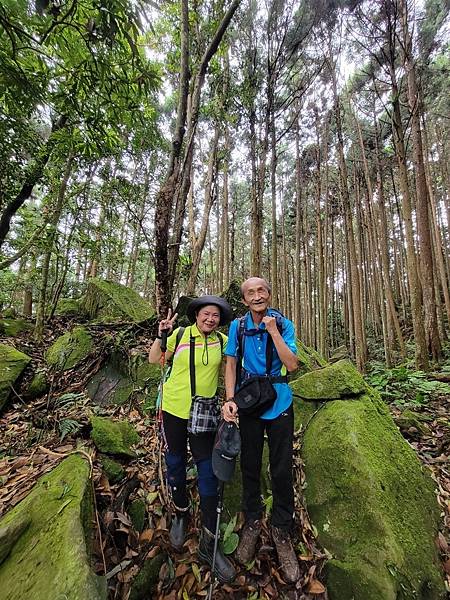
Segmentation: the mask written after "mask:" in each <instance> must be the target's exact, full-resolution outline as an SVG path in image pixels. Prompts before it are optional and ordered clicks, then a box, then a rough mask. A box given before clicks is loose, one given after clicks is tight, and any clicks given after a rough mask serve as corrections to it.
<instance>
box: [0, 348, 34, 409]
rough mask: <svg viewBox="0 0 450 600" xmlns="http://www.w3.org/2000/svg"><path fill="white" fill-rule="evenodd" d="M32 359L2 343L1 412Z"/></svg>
mask: <svg viewBox="0 0 450 600" xmlns="http://www.w3.org/2000/svg"><path fill="white" fill-rule="evenodd" d="M30 361H31V358H30V357H29V356H27V355H26V354H24V353H23V352H19V351H18V350H16V349H15V348H13V347H12V346H7V345H6V344H0V412H1V411H2V409H3V408H4V406H5V404H6V402H7V401H8V399H9V397H10V395H11V393H12V387H14V385H15V383H16V382H17V381H18V380H19V379H20V376H21V375H22V373H23V371H24V369H25V367H26V366H27V365H28V363H29V362H30Z"/></svg>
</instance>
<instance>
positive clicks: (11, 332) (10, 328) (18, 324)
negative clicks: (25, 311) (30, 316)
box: [0, 318, 33, 337]
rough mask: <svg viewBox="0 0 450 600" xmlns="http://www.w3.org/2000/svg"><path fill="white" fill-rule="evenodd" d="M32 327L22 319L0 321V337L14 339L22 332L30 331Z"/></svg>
mask: <svg viewBox="0 0 450 600" xmlns="http://www.w3.org/2000/svg"><path fill="white" fill-rule="evenodd" d="M32 329H33V326H32V325H31V323H28V321H25V320H24V319H6V318H5V319H0V335H5V336H7V337H15V336H16V335H18V334H19V333H22V332H23V331H31V330H32Z"/></svg>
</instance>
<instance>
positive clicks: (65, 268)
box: [49, 215, 78, 320]
mask: <svg viewBox="0 0 450 600" xmlns="http://www.w3.org/2000/svg"><path fill="white" fill-rule="evenodd" d="M77 224H78V215H77V216H76V217H75V219H74V220H73V223H72V225H71V228H70V232H69V235H68V236H67V238H66V244H65V245H66V253H65V257H64V264H63V269H62V273H61V277H60V278H59V281H58V282H57V285H56V286H55V289H54V292H53V296H52V306H51V309H50V313H49V320H51V319H53V316H54V314H55V311H56V307H57V305H58V301H59V299H60V297H61V293H62V291H63V288H64V284H65V282H66V277H67V272H68V270H69V264H70V252H71V249H72V239H73V236H74V234H75V229H76V227H77Z"/></svg>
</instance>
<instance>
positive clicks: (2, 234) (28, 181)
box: [0, 116, 67, 248]
mask: <svg viewBox="0 0 450 600" xmlns="http://www.w3.org/2000/svg"><path fill="white" fill-rule="evenodd" d="M66 123H67V117H65V116H61V117H59V118H58V119H57V120H56V121H55V122H53V123H52V130H51V133H50V136H49V138H48V140H47V141H46V143H45V144H44V145H43V147H42V148H41V149H40V150H39V151H38V154H37V156H36V158H34V159H32V160H31V162H30V164H29V165H28V166H27V167H26V169H25V181H24V183H23V184H22V187H21V189H20V191H19V193H18V194H17V195H16V196H15V198H13V199H12V200H11V201H10V202H9V203H8V204H7V205H6V207H5V208H4V210H3V212H2V214H1V215H0V248H1V247H2V245H3V243H4V241H5V239H6V236H7V235H8V233H9V229H10V226H11V219H12V218H13V217H14V215H15V214H16V213H17V211H18V210H19V208H20V207H21V206H22V205H23V204H24V203H25V202H26V201H27V200H28V198H29V197H30V196H31V192H32V191H33V188H34V186H35V185H36V184H37V183H39V181H40V180H41V179H42V177H43V175H44V169H45V167H46V165H47V163H48V161H49V159H50V156H51V154H52V152H53V150H54V148H55V146H56V143H57V140H58V132H60V131H61V129H63V128H64V127H65V125H66Z"/></svg>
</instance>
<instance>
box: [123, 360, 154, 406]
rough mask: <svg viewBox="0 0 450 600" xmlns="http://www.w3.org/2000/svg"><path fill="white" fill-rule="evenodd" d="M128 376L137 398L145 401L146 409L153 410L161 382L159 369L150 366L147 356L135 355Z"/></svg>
mask: <svg viewBox="0 0 450 600" xmlns="http://www.w3.org/2000/svg"><path fill="white" fill-rule="evenodd" d="M130 375H131V378H132V381H133V383H134V390H135V392H136V394H137V396H138V397H139V398H140V399H142V400H145V406H146V408H147V409H149V408H154V407H155V406H156V399H157V396H158V389H159V382H160V381H161V367H160V366H159V365H154V364H150V363H149V362H148V356H147V355H137V356H135V357H134V361H133V365H132V367H131V369H130Z"/></svg>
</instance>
